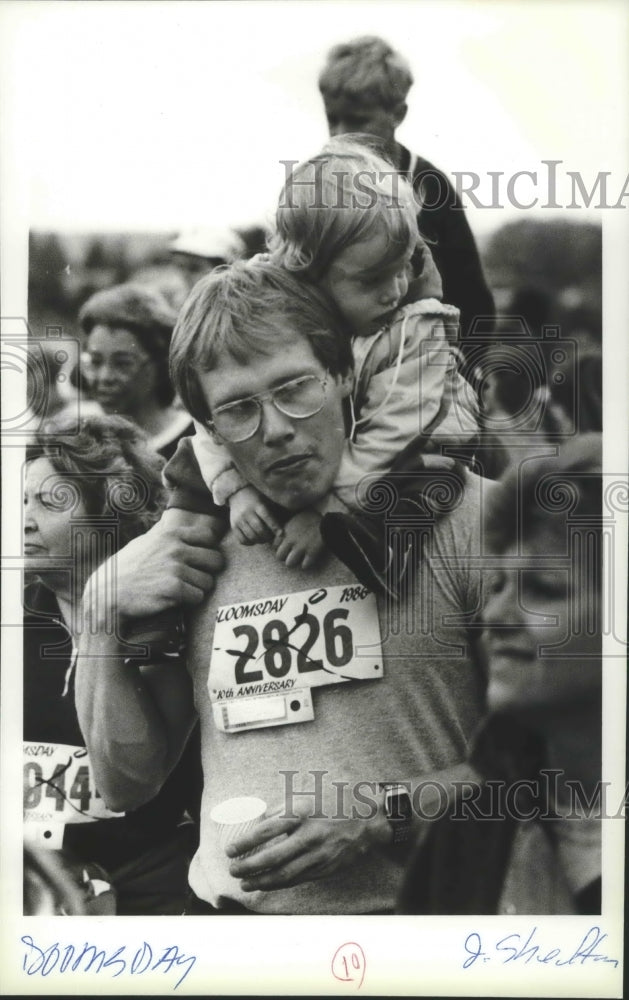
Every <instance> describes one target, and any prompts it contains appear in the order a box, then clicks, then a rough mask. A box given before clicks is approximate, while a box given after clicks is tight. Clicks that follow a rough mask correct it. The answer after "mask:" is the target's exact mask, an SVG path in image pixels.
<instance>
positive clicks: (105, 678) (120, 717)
mask: <svg viewBox="0 0 629 1000" xmlns="http://www.w3.org/2000/svg"><path fill="white" fill-rule="evenodd" d="M78 653H79V655H78V659H77V672H76V685H75V688H76V695H75V697H76V707H77V712H78V716H79V723H80V726H81V730H82V732H83V737H84V739H85V743H86V746H87V748H88V751H89V754H90V759H91V762H92V766H93V768H94V772H95V776H96V785H97V788H98V790H99V792H100V794H101V795H102V797H103V798H104V800H105V802H106V803H107V805H108V806H109V807H110V808H111V809H113V810H115V811H124V810H127V809H135V808H137V807H138V806H140V805H143V804H144V803H145V802H148V801H149V800H150V799H152V798H153V797H154V796H155V795H156V794H157V792H158V791H159V789H160V788H161V786H162V784H163V782H164V781H165V779H166V777H167V776H168V774H169V773H170V770H171V769H172V767H173V766H174V764H175V763H176V761H177V759H178V757H179V754H180V752H181V749H182V747H183V744H184V742H185V738H186V735H187V734H186V731H185V726H184V725H180V726H178V727H172V726H171V728H170V731H169V726H168V724H167V719H166V718H165V716H164V715H163V714H162V711H160V707H159V706H158V704H157V702H156V700H155V691H154V690H153V687H152V685H151V683H150V681H149V679H148V678H147V676H145V674H144V673H143V670H146V671H147V673H148V676H149V677H150V671H158V670H159V669H160V668H159V667H148V668H140V667H139V666H138V664H137V662H125V658H124V655H123V652H122V648H121V646H120V643H119V641H118V640H117V639H115V638H114V637H112V636H108V635H106V634H104V633H97V634H90V633H89V632H85V633H84V635H83V636H82V637H81V639H80V641H79V650H78ZM165 669H168V670H183V666H182V665H178V666H177V665H173V666H172V667H170V666H168V667H166V668H165ZM157 679H158V678H157V676H156V677H155V678H154V681H157ZM158 690H159V689H158Z"/></svg>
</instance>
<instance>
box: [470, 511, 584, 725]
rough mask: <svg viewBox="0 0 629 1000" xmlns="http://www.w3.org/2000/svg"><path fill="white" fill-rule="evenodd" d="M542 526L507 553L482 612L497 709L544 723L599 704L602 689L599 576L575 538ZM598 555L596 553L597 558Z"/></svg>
mask: <svg viewBox="0 0 629 1000" xmlns="http://www.w3.org/2000/svg"><path fill="white" fill-rule="evenodd" d="M573 541H576V544H575V545H574V546H573V549H574V556H575V558H571V557H570V555H568V554H567V552H568V550H567V533H566V531H565V524H564V530H563V531H558V530H557V527H556V526H553V527H552V528H551V527H549V528H542V529H540V531H539V532H538V533H537V534H536V536H535V537H534V538H530V539H529V540H528V542H527V544H526V545H523V546H521V547H520V548H519V550H518V547H517V546H515V545H514V546H512V547H511V548H509V549H507V550H506V551H505V552H504V553H502V555H501V559H503V560H504V562H505V564H506V565H505V568H501V569H498V570H494V571H492V573H491V575H490V578H489V580H488V583H489V587H488V589H489V593H488V597H487V601H486V605H485V609H484V613H483V617H484V621H485V632H484V635H483V638H484V643H485V649H486V652H487V659H488V669H489V685H488V691H487V700H488V703H489V707H490V708H491V709H492V710H494V711H504V710H508V711H510V712H517V713H519V714H521V713H526V715H527V717H529V720H530V716H531V713H533V715H534V716H535V718H536V719H537V721H538V722H542V721H543V720H544V719H548V718H551V717H552V716H553V715H554V714H556V713H558V712H559V713H561V712H562V711H563V710H564V709H574V707H575V706H576V705H579V704H581V705H586V704H591V705H595V704H596V702H597V700H598V699H599V698H600V692H601V631H600V593H599V591H598V585H599V576H598V574H597V573H596V571H595V568H594V565H593V563H592V562H590V563H589V564H587V565H586V562H587V560H581V561H579V560H578V559H577V558H576V556H577V555H578V554H579V553H580V552H582V551H584V547H583V546H581V545H580V544H579V542H578V540H575V539H574V538H573ZM594 558H596V556H594Z"/></svg>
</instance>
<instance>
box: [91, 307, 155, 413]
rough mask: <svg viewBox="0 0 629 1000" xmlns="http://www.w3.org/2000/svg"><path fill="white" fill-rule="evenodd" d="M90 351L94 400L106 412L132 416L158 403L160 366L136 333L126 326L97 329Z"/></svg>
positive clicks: (92, 334) (92, 335)
mask: <svg viewBox="0 0 629 1000" xmlns="http://www.w3.org/2000/svg"><path fill="white" fill-rule="evenodd" d="M87 352H88V356H89V361H88V374H89V379H90V382H91V385H92V389H93V394H94V398H95V399H96V400H97V402H98V403H100V405H101V406H102V408H103V410H104V411H105V413H120V414H122V415H123V416H125V415H131V416H132V415H133V414H135V413H136V412H137V411H138V410H140V409H141V408H142V406H144V405H146V404H147V403H148V402H152V401H155V394H156V388H157V365H156V363H155V361H154V360H153V358H151V356H150V355H149V354H148V352H147V351H145V350H144V348H143V347H142V344H141V343H140V341H139V339H138V337H136V336H135V334H133V333H131V332H130V331H129V330H125V329H123V328H122V327H111V326H103V325H100V326H95V327H94V328H93V330H92V332H91V333H90V335H89V337H88V339H87Z"/></svg>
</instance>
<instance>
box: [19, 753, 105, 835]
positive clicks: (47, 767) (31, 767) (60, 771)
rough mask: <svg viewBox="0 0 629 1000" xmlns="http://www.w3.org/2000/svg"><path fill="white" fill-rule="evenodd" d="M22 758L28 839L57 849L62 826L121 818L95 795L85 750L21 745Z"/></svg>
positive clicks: (92, 776)
mask: <svg viewBox="0 0 629 1000" xmlns="http://www.w3.org/2000/svg"><path fill="white" fill-rule="evenodd" d="M22 756H23V758H24V823H25V825H26V829H27V831H30V833H31V834H34V835H35V836H34V838H33V837H31V838H30V839H36V840H37V842H38V843H42V844H45V845H46V846H48V847H57V846H60V844H59V845H58V844H57V843H56V841H57V840H59V839H60V838H61V839H62V838H63V826H64V825H65V824H66V823H91V822H93V821H94V820H97V819H114V818H115V817H118V816H124V813H114V812H112V811H111V810H110V809H108V808H107V806H106V805H105V803H104V802H103V800H102V799H101V797H100V795H99V794H98V792H97V791H96V785H95V782H94V772H93V770H92V766H91V764H90V760H89V757H88V754H87V750H86V749H85V747H75V746H70V745H68V744H65V743H30V742H25V743H24V744H23V751H22ZM60 831H61V832H60Z"/></svg>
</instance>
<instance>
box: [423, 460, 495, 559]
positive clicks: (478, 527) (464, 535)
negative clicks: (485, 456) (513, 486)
mask: <svg viewBox="0 0 629 1000" xmlns="http://www.w3.org/2000/svg"><path fill="white" fill-rule="evenodd" d="M495 486H496V484H495V483H494V482H492V480H490V479H484V478H483V477H482V476H477V475H476V474H475V473H473V472H470V471H469V470H466V471H465V479H464V482H463V484H461V480H460V478H459V477H458V475H457V477H456V481H454V480H453V482H452V485H451V488H450V489H448V485H447V481H446V482H445V483H444V487H445V491H444V494H443V496H442V497H441V498H440V503H442V504H443V508H442V511H441V516H439V517H438V518H437V519H436V521H435V531H434V537H435V540H436V544H437V548H438V549H441V550H442V552H443V554H444V555H446V556H454V557H456V556H459V557H464V556H480V555H481V554H482V534H483V520H484V515H485V506H486V504H487V500H488V499H489V496H490V494H491V492H492V491H493V489H494V488H495Z"/></svg>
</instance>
